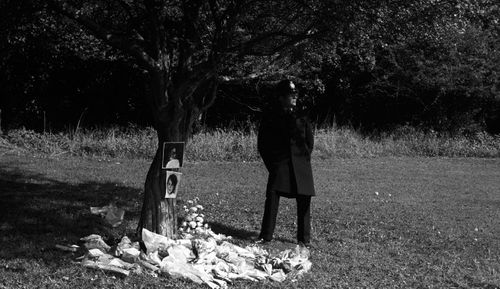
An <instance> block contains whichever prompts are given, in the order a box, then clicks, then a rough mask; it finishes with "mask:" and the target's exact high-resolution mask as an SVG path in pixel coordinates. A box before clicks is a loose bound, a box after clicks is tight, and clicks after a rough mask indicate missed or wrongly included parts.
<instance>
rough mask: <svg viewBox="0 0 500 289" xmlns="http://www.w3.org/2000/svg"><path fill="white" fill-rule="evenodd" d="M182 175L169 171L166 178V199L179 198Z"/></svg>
mask: <svg viewBox="0 0 500 289" xmlns="http://www.w3.org/2000/svg"><path fill="white" fill-rule="evenodd" d="M181 179H182V173H179V172H176V171H167V175H166V177H165V199H175V198H177V192H178V191H179V185H180V183H181Z"/></svg>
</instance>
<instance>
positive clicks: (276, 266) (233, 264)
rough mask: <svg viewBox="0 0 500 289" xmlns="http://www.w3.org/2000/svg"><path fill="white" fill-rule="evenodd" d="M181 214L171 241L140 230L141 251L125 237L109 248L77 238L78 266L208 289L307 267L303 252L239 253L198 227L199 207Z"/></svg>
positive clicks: (276, 277)
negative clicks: (80, 247)
mask: <svg viewBox="0 0 500 289" xmlns="http://www.w3.org/2000/svg"><path fill="white" fill-rule="evenodd" d="M194 208H195V209H194ZM184 209H185V212H186V216H185V223H184V222H183V223H182V225H181V228H179V231H180V234H179V238H178V239H175V240H174V239H170V238H167V237H165V236H162V235H158V234H155V233H153V232H150V231H148V230H146V229H143V231H142V242H143V243H144V247H145V248H143V250H141V248H140V247H141V246H140V244H139V242H131V240H130V239H129V238H128V237H126V236H125V237H123V238H122V239H121V241H120V243H118V244H116V245H114V246H109V245H108V244H106V243H105V242H104V241H103V240H102V238H101V237H100V236H98V235H90V236H87V237H85V238H82V239H81V240H82V241H83V242H84V248H85V252H86V253H85V255H84V256H83V258H82V260H81V262H82V265H83V266H85V267H89V268H96V269H101V270H107V271H112V272H115V273H118V274H122V275H124V276H128V275H129V274H130V273H131V272H133V273H138V274H141V273H149V274H152V275H155V276H158V274H165V275H167V276H171V277H174V278H177V277H181V278H187V279H190V280H192V281H193V282H196V283H199V284H207V285H208V286H210V287H211V288H227V284H228V283H231V282H233V281H234V280H238V279H243V280H251V281H262V280H266V279H269V280H273V281H277V282H282V281H284V280H286V279H289V280H296V279H297V278H299V277H300V276H301V275H302V274H303V273H305V272H307V271H309V270H310V268H311V265H312V264H311V262H310V261H309V250H308V249H307V248H304V247H299V246H297V247H295V248H294V249H288V250H284V251H282V252H280V253H278V254H275V255H271V254H269V253H268V252H267V250H265V249H263V248H262V247H259V246H247V247H245V248H243V247H240V246H237V245H235V244H233V243H231V242H230V240H231V238H230V237H227V236H225V235H222V234H215V233H214V232H213V231H212V230H211V229H210V228H209V227H208V226H207V225H206V224H204V220H203V218H204V216H203V214H202V213H201V211H202V210H203V207H202V206H200V205H193V206H192V207H191V208H187V207H186V208H184ZM69 249H71V248H68V250H69Z"/></svg>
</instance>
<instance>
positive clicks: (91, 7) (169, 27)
mask: <svg viewBox="0 0 500 289" xmlns="http://www.w3.org/2000/svg"><path fill="white" fill-rule="evenodd" d="M48 3H49V7H50V8H51V9H52V10H53V11H56V12H57V13H60V14H63V15H65V16H66V17H68V18H69V19H72V20H74V21H75V22H76V23H78V24H79V25H80V26H81V27H84V28H85V29H86V30H87V31H89V32H90V34H91V35H93V36H94V37H95V38H98V39H100V40H101V41H103V42H104V43H107V44H109V45H110V46H112V47H114V48H116V49H118V50H120V51H122V52H123V53H125V54H127V55H130V56H131V57H133V58H134V59H135V62H136V63H137V64H138V65H139V66H140V67H141V68H142V69H143V70H145V71H147V73H148V74H149V78H150V90H151V93H149V94H146V95H145V97H147V102H148V104H149V106H150V108H151V112H152V114H153V119H154V128H155V129H156V131H157V135H158V149H157V152H156V155H155V157H154V159H153V162H152V164H151V166H150V168H149V171H148V174H147V177H146V181H145V188H144V201H143V208H142V212H141V219H140V221H139V226H138V229H141V228H142V227H146V228H149V229H151V230H153V231H156V232H158V233H160V234H163V235H166V236H173V235H174V234H175V220H176V218H175V211H174V207H175V203H174V202H175V199H170V200H165V199H163V197H162V194H163V192H164V180H163V178H164V176H163V175H162V174H163V172H162V170H161V144H162V143H163V142H166V141H186V140H187V139H188V138H189V135H190V131H191V127H192V126H193V123H194V121H195V120H196V119H197V118H198V117H199V116H200V115H201V113H203V111H205V110H206V109H207V108H208V107H209V106H210V105H211V104H212V103H213V101H214V99H215V97H216V91H217V85H218V83H219V81H220V79H227V78H223V77H222V75H221V73H222V72H224V71H230V70H231V66H232V65H234V64H235V63H245V58H246V57H248V56H257V57H263V58H265V57H267V60H265V61H264V62H266V61H272V59H273V58H279V55H278V54H279V52H280V51H283V50H285V49H286V48H288V47H291V46H293V45H294V44H296V43H299V42H300V41H303V40H304V39H306V38H308V37H311V35H314V33H311V28H312V27H313V26H314V20H313V19H314V17H311V16H312V15H314V11H313V9H311V7H308V6H307V5H304V3H302V1H264V0H261V1H259V0H241V1H237V0H234V1H232V0H209V1H201V0H161V1H160V0H143V1H129V0H108V1H97V0H89V1H70V0H67V1H65V0H51V1H48Z"/></svg>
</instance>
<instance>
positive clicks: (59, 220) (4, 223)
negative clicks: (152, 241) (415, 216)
mask: <svg viewBox="0 0 500 289" xmlns="http://www.w3.org/2000/svg"><path fill="white" fill-rule="evenodd" d="M140 195H141V192H140V190H138V189H134V188H130V187H125V186H121V185H119V184H116V183H97V182H87V183H79V184H71V183H65V182H60V181H56V180H52V179H49V178H47V177H45V176H43V175H41V174H33V173H28V172H24V171H21V170H16V169H12V168H9V169H7V168H6V167H4V166H1V165H0V199H1V202H0V234H1V235H2V238H1V239H0V241H1V242H2V246H1V247H0V256H1V257H3V258H9V257H15V256H13V255H14V252H12V251H17V253H19V251H21V249H18V248H21V247H22V246H25V247H26V249H28V250H29V249H33V248H30V246H31V245H30V244H36V245H35V246H37V247H39V246H41V247H42V248H43V247H53V246H54V245H55V244H57V243H58V242H59V243H61V242H68V243H75V242H77V241H78V240H79V239H80V238H81V237H84V236H87V235H90V234H99V235H101V236H103V238H104V239H105V240H107V241H114V240H112V239H116V238H121V237H122V236H124V235H129V234H130V231H131V227H132V225H133V224H134V223H136V221H137V219H138V217H139V208H138V201H139V200H140V199H141V197H140ZM111 201H114V202H115V203H116V205H117V206H118V207H120V208H123V209H125V211H126V213H125V219H124V222H123V223H122V224H121V225H120V226H118V227H117V228H111V227H110V226H108V225H107V224H106V223H105V222H104V221H103V219H102V218H101V217H100V216H97V215H92V214H91V213H90V207H91V206H105V205H108V204H109V203H110V202H111ZM7 243H9V244H7ZM9 248H11V249H12V250H10V251H9ZM38 249H40V248H38Z"/></svg>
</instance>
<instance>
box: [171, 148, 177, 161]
mask: <svg viewBox="0 0 500 289" xmlns="http://www.w3.org/2000/svg"><path fill="white" fill-rule="evenodd" d="M175 158H177V151H176V150H175V148H173V149H172V150H171V151H170V159H175Z"/></svg>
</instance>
